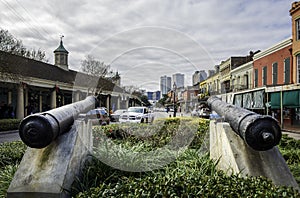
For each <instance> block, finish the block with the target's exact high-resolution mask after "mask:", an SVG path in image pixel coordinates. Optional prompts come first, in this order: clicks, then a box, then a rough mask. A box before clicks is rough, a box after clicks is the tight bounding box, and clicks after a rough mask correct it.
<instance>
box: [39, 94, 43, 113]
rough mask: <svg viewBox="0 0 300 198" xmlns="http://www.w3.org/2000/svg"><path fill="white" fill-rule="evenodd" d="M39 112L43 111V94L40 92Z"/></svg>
mask: <svg viewBox="0 0 300 198" xmlns="http://www.w3.org/2000/svg"><path fill="white" fill-rule="evenodd" d="M39 102H40V103H39V110H40V112H42V111H43V96H42V92H40V96H39Z"/></svg>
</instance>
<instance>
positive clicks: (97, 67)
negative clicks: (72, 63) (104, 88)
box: [81, 55, 110, 77]
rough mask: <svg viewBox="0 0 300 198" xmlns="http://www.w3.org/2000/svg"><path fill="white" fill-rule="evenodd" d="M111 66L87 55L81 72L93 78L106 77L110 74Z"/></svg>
mask: <svg viewBox="0 0 300 198" xmlns="http://www.w3.org/2000/svg"><path fill="white" fill-rule="evenodd" d="M109 69H110V65H105V64H104V62H100V61H99V60H97V59H95V58H94V57H93V56H92V55H87V56H86V57H85V60H83V61H81V70H82V71H83V72H85V73H87V74H89V75H92V76H99V77H105V76H106V75H107V74H109V72H110V71H109Z"/></svg>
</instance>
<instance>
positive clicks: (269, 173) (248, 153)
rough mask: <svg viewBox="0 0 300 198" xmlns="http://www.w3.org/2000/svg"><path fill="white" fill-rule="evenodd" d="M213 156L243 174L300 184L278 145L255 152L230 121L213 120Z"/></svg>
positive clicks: (225, 168) (223, 167) (227, 168)
mask: <svg viewBox="0 0 300 198" xmlns="http://www.w3.org/2000/svg"><path fill="white" fill-rule="evenodd" d="M210 158H211V159H214V160H219V163H218V165H217V167H218V168H219V169H221V170H223V171H225V172H226V173H228V174H229V175H230V174H240V175H241V176H247V175H250V176H264V177H266V178H269V179H270V180H272V182H273V183H274V184H276V185H284V186H291V187H294V188H297V189H299V186H298V184H297V182H296V180H295V178H294V177H293V175H292V174H291V172H290V170H289V168H288V166H287V164H286V162H285V160H284V158H283V157H282V155H281V153H280V152H279V150H278V148H277V147H274V148H272V149H270V150H268V151H255V150H253V149H252V148H250V147H249V146H248V145H246V143H245V142H244V141H243V140H242V139H241V138H240V137H239V136H238V135H237V134H236V133H235V132H234V131H233V130H232V129H231V127H230V126H229V124H228V123H226V122H219V123H218V122H216V121H214V120H212V121H210Z"/></svg>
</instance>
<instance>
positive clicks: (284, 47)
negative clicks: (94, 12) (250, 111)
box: [253, 38, 292, 88]
mask: <svg viewBox="0 0 300 198" xmlns="http://www.w3.org/2000/svg"><path fill="white" fill-rule="evenodd" d="M291 60H292V39H290V38H289V39H286V40H284V41H282V42H280V43H278V44H276V45H274V46H272V47H270V48H269V49H266V50H264V51H262V52H260V53H258V54H255V55H254V58H253V71H254V72H253V88H257V87H263V86H277V85H284V84H290V83H291V80H292V78H291V76H292V70H291Z"/></svg>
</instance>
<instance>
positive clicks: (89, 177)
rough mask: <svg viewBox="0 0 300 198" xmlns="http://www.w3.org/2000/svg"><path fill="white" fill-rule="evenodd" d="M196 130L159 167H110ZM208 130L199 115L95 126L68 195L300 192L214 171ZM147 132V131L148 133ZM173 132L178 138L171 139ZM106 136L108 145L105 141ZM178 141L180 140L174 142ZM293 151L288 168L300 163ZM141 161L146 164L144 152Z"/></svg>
mask: <svg viewBox="0 0 300 198" xmlns="http://www.w3.org/2000/svg"><path fill="white" fill-rule="evenodd" d="M178 129H180V130H178ZM195 129H196V131H194V133H192V137H193V140H192V142H190V143H189V147H188V148H186V150H185V151H184V152H183V153H182V152H181V153H179V156H177V158H176V160H174V161H173V162H171V163H169V164H168V165H166V166H164V167H162V168H159V169H155V170H151V171H148V172H127V171H122V170H119V169H116V168H113V167H112V166H111V165H112V164H113V163H114V161H116V162H115V163H117V164H118V163H120V162H121V163H123V162H124V161H125V162H126V160H127V161H128V162H129V163H136V161H139V156H138V155H135V152H137V153H138V152H150V151H153V150H155V149H157V148H162V147H164V146H165V145H167V144H168V143H169V142H170V141H172V142H175V143H179V145H180V144H181V145H180V146H182V145H185V143H186V142H189V138H187V137H188V136H186V133H190V131H191V130H192V131H193V130H195ZM155 131H156V132H155ZM208 133H209V127H208V121H207V120H202V119H194V120H193V119H184V120H182V119H178V118H168V119H166V120H159V121H158V122H156V123H155V124H154V125H146V124H140V125H137V124H133V125H131V124H128V125H110V126H105V127H101V126H99V127H95V128H94V138H95V139H94V143H95V144H94V146H95V153H94V155H93V156H92V157H91V158H90V160H88V161H87V163H86V165H85V167H84V169H83V172H82V177H81V178H78V180H77V181H76V182H75V183H74V185H73V189H72V195H73V196H75V197H299V196H300V194H299V192H297V191H294V190H293V189H292V188H288V187H285V186H275V185H274V184H273V183H272V182H271V181H270V180H268V179H266V178H262V177H247V178H243V177H240V176H239V175H231V176H227V175H226V174H225V173H224V172H223V171H218V170H216V163H217V162H213V161H211V160H210V159H209V156H208V154H207V153H208V148H207V145H206V143H207V142H206V141H207V140H206V139H207V135H208ZM118 134H119V135H118ZM120 134H121V135H120ZM147 134H150V135H148V136H147ZM175 134H176V137H177V139H176V138H174V135H175ZM190 135H191V134H190ZM103 136H107V137H108V139H106V140H105V141H103V140H102V141H101V139H102V138H103ZM285 138H286V136H284V137H283V139H284V140H283V143H282V145H285V146H286V147H287V148H288V149H289V150H291V149H294V150H295V147H293V146H294V145H295V144H296V143H295V142H294V141H291V140H290V139H289V140H288V141H289V143H287V142H286V139H285ZM108 140H109V141H112V142H113V144H107V142H109V141H108ZM178 140H181V141H179V142H176V141H178ZM112 145H113V146H112ZM291 145H292V146H291ZM99 148H101V149H99ZM174 148H175V147H172V149H174ZM103 154H105V155H106V158H110V157H111V158H112V160H110V161H109V160H108V161H105V163H107V162H109V163H108V165H107V164H105V163H104V161H103V160H102V159H103V158H101V155H103ZM168 154H173V153H172V152H170V153H168ZM168 154H167V155H168ZM167 155H166V156H167ZM296 155H297V153H296V152H293V153H290V154H286V159H287V160H288V161H287V162H288V163H290V164H289V165H291V164H292V165H293V167H292V168H291V169H292V171H293V170H295V171H298V169H297V166H298V164H300V161H299V159H298V158H297V157H296ZM99 156H100V157H99ZM288 158H289V159H288ZM100 159H101V160H100ZM128 159H129V160H128ZM165 159H166V160H167V158H161V159H159V158H158V159H157V162H158V163H160V162H161V161H159V160H165ZM135 160H136V161H135ZM143 160H144V161H147V162H148V163H151V161H148V159H147V158H146V156H145V159H143ZM113 165H114V164H113ZM124 165H126V164H124ZM138 165H139V164H137V167H138ZM145 165H147V164H145ZM152 165H153V164H152ZM295 173H296V172H293V174H295ZM296 174H297V173H296Z"/></svg>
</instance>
